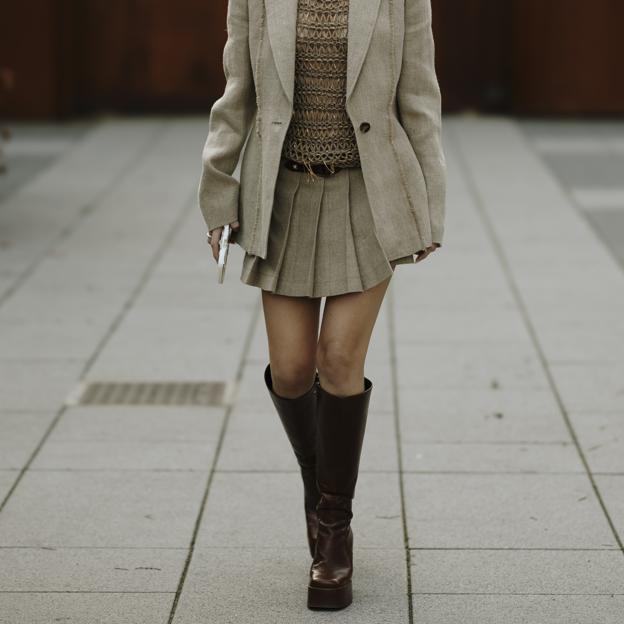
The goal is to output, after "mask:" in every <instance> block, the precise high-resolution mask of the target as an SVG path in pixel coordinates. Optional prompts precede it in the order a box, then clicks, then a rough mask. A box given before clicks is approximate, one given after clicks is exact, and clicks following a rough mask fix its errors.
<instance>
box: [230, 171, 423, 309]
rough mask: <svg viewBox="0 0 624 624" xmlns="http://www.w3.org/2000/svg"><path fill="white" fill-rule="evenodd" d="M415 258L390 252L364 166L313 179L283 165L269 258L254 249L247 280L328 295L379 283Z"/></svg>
mask: <svg viewBox="0 0 624 624" xmlns="http://www.w3.org/2000/svg"><path fill="white" fill-rule="evenodd" d="M413 262H414V256H412V255H408V256H403V257H401V258H398V259H393V260H389V259H388V258H387V257H386V255H385V253H384V251H383V249H382V247H381V245H380V243H379V240H378V238H377V234H376V231H375V224H374V221H373V215H372V212H371V207H370V204H369V202H368V197H367V193H366V187H365V185H364V179H363V177H362V170H361V169H360V168H358V167H351V168H346V169H340V170H339V171H337V172H336V173H335V174H333V175H330V176H318V177H316V178H312V177H311V176H310V174H309V173H307V172H300V171H292V170H291V169H287V168H286V167H284V166H283V164H281V163H280V167H279V173H278V176H277V180H276V184H275V195H274V205H273V211H272V214H271V223H270V225H269V240H268V247H267V257H266V258H260V257H259V256H255V255H252V254H249V253H247V252H246V253H245V257H244V259H243V266H242V271H241V276H240V279H241V281H242V282H244V283H245V284H249V285H252V286H257V287H259V288H262V289H263V290H268V291H271V292H274V293H277V294H282V295H290V296H307V297H327V296H331V295H338V294H343V293H347V292H361V291H363V290H366V289H368V288H371V287H372V286H374V285H375V284H378V283H379V282H381V281H382V280H384V279H386V278H387V277H389V276H390V275H392V273H393V271H394V267H395V266H396V265H397V264H407V263H413Z"/></svg>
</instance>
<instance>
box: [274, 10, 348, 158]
mask: <svg viewBox="0 0 624 624" xmlns="http://www.w3.org/2000/svg"><path fill="white" fill-rule="evenodd" d="M348 16H349V0H298V8H297V38H296V50H295V52H296V53H295V85H294V87H295V88H294V97H293V114H292V119H291V120H290V124H289V126H288V130H287V132H286V137H285V140H284V146H283V149H282V155H283V156H285V157H287V158H292V159H293V160H296V161H298V162H302V163H304V164H313V163H325V164H328V165H337V166H341V167H354V166H357V167H359V166H360V158H359V153H358V147H357V142H356V139H355V132H354V129H353V125H352V123H351V120H350V119H349V117H348V115H347V111H346V109H345V95H346V79H347V31H348Z"/></svg>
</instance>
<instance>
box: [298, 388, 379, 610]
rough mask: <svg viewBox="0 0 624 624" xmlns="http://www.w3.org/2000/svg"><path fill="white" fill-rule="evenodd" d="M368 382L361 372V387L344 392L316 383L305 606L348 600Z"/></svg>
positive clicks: (331, 605)
mask: <svg viewBox="0 0 624 624" xmlns="http://www.w3.org/2000/svg"><path fill="white" fill-rule="evenodd" d="M372 386H373V384H372V382H371V380H370V379H368V378H367V377H364V390H363V391H362V392H360V393H358V394H352V395H349V396H345V397H340V396H337V395H334V394H331V393H329V392H327V391H326V390H325V389H324V388H323V387H322V386H321V385H320V384H319V386H318V409H317V453H316V479H317V484H318V488H319V490H320V492H321V499H320V501H319V504H318V505H317V507H316V510H317V514H318V522H319V524H318V536H317V540H316V551H315V553H314V558H313V561H312V565H311V567H310V582H309V585H308V607H309V608H310V609H342V608H343V607H346V606H348V605H349V604H351V602H352V600H353V597H352V588H351V577H352V574H353V531H352V530H351V518H352V517H353V513H352V511H351V501H352V499H353V496H354V493H355V484H356V482H357V477H358V470H359V465H360V455H361V451H362V443H363V441H364V432H365V429H366V417H367V414H368V405H369V401H370V393H371V388H372Z"/></svg>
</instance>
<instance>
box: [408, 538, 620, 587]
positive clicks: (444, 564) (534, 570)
mask: <svg viewBox="0 0 624 624" xmlns="http://www.w3.org/2000/svg"><path fill="white" fill-rule="evenodd" d="M411 563H412V566H411V570H412V590H413V591H414V592H417V593H424V594H584V595H589V594H622V595H624V557H622V553H621V551H619V550H612V551H595V550H594V551H592V550H507V549H505V550H416V551H412V557H411Z"/></svg>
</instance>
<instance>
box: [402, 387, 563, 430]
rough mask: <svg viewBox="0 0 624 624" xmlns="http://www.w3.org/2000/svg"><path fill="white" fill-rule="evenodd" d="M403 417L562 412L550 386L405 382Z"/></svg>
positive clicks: (468, 417) (470, 416)
mask: <svg viewBox="0 0 624 624" xmlns="http://www.w3.org/2000/svg"><path fill="white" fill-rule="evenodd" d="M398 400H399V406H400V408H399V409H400V414H401V419H402V421H405V420H407V419H409V418H412V415H413V414H418V413H422V414H426V415H427V417H428V418H432V419H435V418H438V417H439V415H440V414H453V417H454V418H455V420H456V421H457V423H458V426H460V423H459V421H460V420H461V419H463V418H467V419H472V418H474V419H485V418H488V419H489V418H493V419H497V420H504V419H506V418H518V417H520V418H525V417H531V415H532V414H539V415H540V416H541V417H546V416H548V415H549V414H550V415H553V416H554V414H557V413H558V412H559V409H558V406H557V403H556V401H555V399H554V397H553V394H552V392H551V391H549V390H532V391H531V392H527V391H526V390H522V389H518V388H503V387H501V388H496V387H495V388H491V387H490V388H488V389H487V390H486V389H484V388H454V387H450V388H424V387H422V388H418V387H408V386H404V387H402V388H401V389H400V391H399V396H398Z"/></svg>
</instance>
